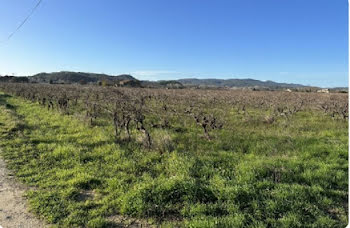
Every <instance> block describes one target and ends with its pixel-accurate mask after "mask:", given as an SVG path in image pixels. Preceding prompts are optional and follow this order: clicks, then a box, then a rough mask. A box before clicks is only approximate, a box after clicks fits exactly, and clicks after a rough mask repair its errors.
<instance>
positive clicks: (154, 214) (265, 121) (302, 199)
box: [0, 83, 348, 227]
mask: <svg viewBox="0 0 350 228" xmlns="http://www.w3.org/2000/svg"><path fill="white" fill-rule="evenodd" d="M0 91H1V92H2V93H0V111H1V115H0V148H1V149H2V154H1V155H2V156H3V157H4V158H5V160H6V161H7V164H8V167H9V168H10V169H11V170H13V171H14V172H15V174H16V176H17V177H18V178H19V179H20V180H22V181H23V182H24V183H26V184H28V185H29V186H31V187H32V188H31V190H30V191H28V193H27V198H28V200H29V203H30V207H31V210H32V211H33V212H34V213H36V214H37V215H38V216H41V217H43V218H44V219H45V220H46V221H48V222H49V223H53V224H58V225H59V226H66V227H113V226H115V227H120V226H121V227H124V226H132V225H134V226H136V227H137V226H143V227H152V226H158V225H161V226H164V227H174V226H175V227H183V226H184V227H345V226H346V224H347V222H348V221H347V210H348V204H347V202H348V196H347V195H348V95H347V94H343V93H331V94H323V93H303V92H285V91H244V90H195V89H193V90H192V89H144V88H121V87H120V88H116V87H104V86H88V85H50V84H29V83H23V84H22V83H0Z"/></svg>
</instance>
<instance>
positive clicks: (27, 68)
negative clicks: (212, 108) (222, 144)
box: [0, 0, 348, 86]
mask: <svg viewBox="0 0 350 228" xmlns="http://www.w3.org/2000/svg"><path fill="white" fill-rule="evenodd" d="M36 2H37V1H36V0H2V1H1V3H0V4H1V7H0V74H12V73H14V74H15V75H28V74H29V75H31V74H35V73H38V72H53V71H61V70H71V71H84V72H98V73H108V74H121V73H130V74H132V75H133V76H135V77H136V78H138V79H146V80H160V79H176V78H188V77H197V78H223V79H227V78H254V79H259V80H273V81H278V82H291V83H302V84H305V85H316V86H347V84H348V3H347V1H346V0H264V1H262V0H210V1H209V0H172V1H171V0H169V1H165V0H100V1H97V0H95V1H93V0H56V1H55V0H43V2H42V4H41V5H40V6H39V7H38V9H37V11H36V12H35V13H34V14H33V15H32V17H31V18H30V19H29V20H28V21H27V23H26V24H25V25H24V26H23V27H22V28H21V29H20V30H19V31H18V32H17V33H16V34H15V35H14V36H13V37H12V38H11V39H10V40H7V37H8V35H9V34H11V32H13V31H14V30H15V29H16V27H17V26H18V25H19V24H20V23H21V21H22V20H23V19H24V18H25V17H26V16H27V15H28V13H29V12H30V11H31V9H32V7H33V6H34V5H35V4H36Z"/></svg>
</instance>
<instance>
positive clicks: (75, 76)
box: [28, 71, 138, 84]
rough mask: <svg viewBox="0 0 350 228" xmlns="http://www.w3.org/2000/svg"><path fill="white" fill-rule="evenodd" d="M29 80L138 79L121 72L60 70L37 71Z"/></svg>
mask: <svg viewBox="0 0 350 228" xmlns="http://www.w3.org/2000/svg"><path fill="white" fill-rule="evenodd" d="M28 78H29V81H30V82H37V83H64V84H70V83H82V84H83V83H98V82H102V81H107V82H118V81H123V80H129V81H135V82H136V81H138V80H137V79H136V78H134V77H132V76H131V75H128V74H122V75H117V76H111V75H107V74H95V73H84V72H71V71H61V72H53V73H39V74H36V75H33V76H29V77H28Z"/></svg>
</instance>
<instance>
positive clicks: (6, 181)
mask: <svg viewBox="0 0 350 228" xmlns="http://www.w3.org/2000/svg"><path fill="white" fill-rule="evenodd" d="M25 189H26V188H25V186H23V185H22V184H20V183H18V182H17V181H16V180H15V179H14V177H13V176H12V175H11V172H10V171H9V170H8V169H6V164H5V162H4V160H3V159H2V158H1V157H0V228H1V227H2V228H12V227H16V228H17V227H21V228H32V227H35V228H36V227H49V226H48V225H47V224H45V223H44V222H43V221H40V220H38V219H37V218H35V217H34V215H32V214H31V213H29V212H28V207H27V202H26V199H25V198H23V194H24V191H25Z"/></svg>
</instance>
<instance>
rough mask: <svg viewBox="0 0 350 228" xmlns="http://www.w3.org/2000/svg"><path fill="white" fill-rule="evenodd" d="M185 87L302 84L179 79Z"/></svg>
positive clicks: (251, 80)
mask: <svg viewBox="0 0 350 228" xmlns="http://www.w3.org/2000/svg"><path fill="white" fill-rule="evenodd" d="M178 82H180V83H181V84H183V85H184V86H199V87H265V88H299V87H304V85H300V84H291V83H278V82H273V81H260V80H255V79H197V78H186V79H179V80H178Z"/></svg>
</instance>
